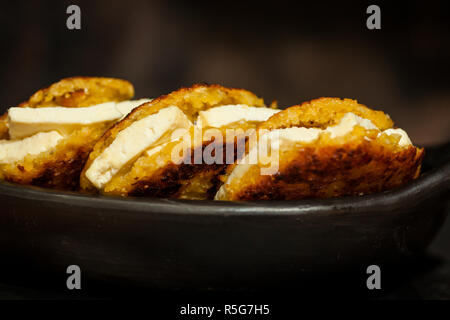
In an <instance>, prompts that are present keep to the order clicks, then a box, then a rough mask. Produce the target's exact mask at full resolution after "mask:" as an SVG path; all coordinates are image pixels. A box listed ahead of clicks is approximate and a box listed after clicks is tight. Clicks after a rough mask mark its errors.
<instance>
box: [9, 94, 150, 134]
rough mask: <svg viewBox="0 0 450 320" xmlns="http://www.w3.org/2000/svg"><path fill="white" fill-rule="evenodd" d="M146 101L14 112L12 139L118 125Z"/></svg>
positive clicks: (15, 109)
mask: <svg viewBox="0 0 450 320" xmlns="http://www.w3.org/2000/svg"><path fill="white" fill-rule="evenodd" d="M146 101H148V99H142V100H135V101H133V100H131V101H123V102H119V103H116V102H106V103H102V104H98V105H94V106H91V107H85V108H66V107H44V108H16V107H14V108H10V109H9V110H8V125H9V136H10V137H11V139H20V138H24V137H29V136H31V135H33V134H35V133H38V132H46V131H52V130H57V131H59V132H60V133H62V134H66V133H68V132H70V131H72V130H74V129H76V128H79V127H80V126H87V125H92V124H97V123H103V122H112V121H117V120H119V119H120V118H122V117H123V116H125V115H126V114H128V113H129V112H130V111H131V110H133V109H134V108H135V107H137V106H139V105H140V104H142V103H143V102H146Z"/></svg>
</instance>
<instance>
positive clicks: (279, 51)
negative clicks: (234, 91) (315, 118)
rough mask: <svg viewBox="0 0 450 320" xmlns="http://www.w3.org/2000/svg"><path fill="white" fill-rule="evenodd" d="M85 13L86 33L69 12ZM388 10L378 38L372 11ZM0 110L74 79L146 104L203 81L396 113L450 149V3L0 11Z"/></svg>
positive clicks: (95, 5) (59, 5)
mask: <svg viewBox="0 0 450 320" xmlns="http://www.w3.org/2000/svg"><path fill="white" fill-rule="evenodd" d="M71 4H77V5H78V6H80V8H81V26H82V29H81V30H68V29H67V28H66V19H67V17H68V14H66V8H67V7H68V6H69V5H71ZM370 4H377V5H379V6H380V8H381V26H382V29H381V30H368V29H367V28H366V19H367V17H368V16H369V15H368V14H366V8H367V6H368V5H370ZM0 18H1V29H0V35H1V41H2V50H1V52H0V57H1V71H0V88H1V89H0V106H1V108H2V110H4V109H6V108H7V107H10V106H13V105H16V104H18V103H19V102H21V101H23V100H26V99H27V98H28V97H29V96H30V95H31V94H32V93H33V92H34V91H36V90H37V89H40V88H42V87H44V86H48V85H49V84H51V83H52V82H55V81H57V80H59V79H61V78H64V77H68V76H73V75H92V76H96V75H97V76H112V77H120V78H125V79H128V80H130V81H131V82H133V83H134V85H135V88H136V95H137V96H138V97H155V96H158V95H161V94H164V93H168V92H170V91H172V90H175V89H177V88H178V87H180V86H189V85H191V84H193V83H196V82H208V83H220V84H224V85H228V86H233V87H242V88H246V89H249V90H252V91H254V92H255V93H257V94H258V95H260V96H263V97H264V98H265V100H266V101H267V102H270V101H271V100H273V99H276V100H277V101H278V102H279V104H280V106H282V107H286V106H289V105H293V104H298V103H300V102H302V101H305V100H309V99H312V98H316V97H321V96H336V97H348V98H354V99H357V100H358V101H360V102H361V103H363V104H366V105H368V106H371V107H375V108H377V109H382V110H384V111H386V112H388V113H389V114H390V115H391V117H392V118H393V119H394V120H395V121H396V124H397V125H398V126H400V127H403V128H404V129H406V130H407V131H408V133H409V134H410V136H411V138H412V139H413V141H414V142H415V143H417V144H421V145H431V144H437V143H442V142H445V141H448V140H450V61H449V60H450V5H449V2H448V1H447V2H443V1H442V2H434V1H422V2H411V1H408V2H406V1H405V2H398V1H395V2H394V1H391V2H390V3H382V2H379V1H378V2H364V1H360V2H355V3H349V2H334V3H333V2H328V1H327V2H323V1H308V2H292V3H291V2H286V1H275V2H271V3H270V4H267V3H265V2H245V3H244V2H236V3H233V2H213V1H189V2H182V1H171V2H168V1H143V0H127V1H114V0H109V1H106V0H104V1H75V0H72V1H23V0H16V1H3V2H2V3H1V8H0Z"/></svg>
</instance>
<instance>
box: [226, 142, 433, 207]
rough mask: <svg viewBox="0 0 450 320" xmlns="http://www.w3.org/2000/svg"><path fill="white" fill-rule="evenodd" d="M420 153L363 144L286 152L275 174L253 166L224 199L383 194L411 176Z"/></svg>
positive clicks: (420, 150)
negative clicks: (269, 173) (264, 172)
mask: <svg viewBox="0 0 450 320" xmlns="http://www.w3.org/2000/svg"><path fill="white" fill-rule="evenodd" d="M423 156H424V150H423V149H418V148H416V147H414V146H410V147H407V148H404V149H403V150H401V151H398V152H393V151H392V150H391V148H389V147H387V146H383V145H382V144H377V143H371V142H368V141H364V142H362V143H360V144H352V143H351V144H345V145H341V146H326V147H321V148H317V147H305V148H299V149H296V150H291V151H290V152H288V153H287V154H285V155H284V157H283V158H282V159H281V161H280V168H279V171H278V173H277V174H275V175H271V176H269V175H267V176H262V175H259V167H258V166H255V167H253V168H252V170H251V171H250V172H248V173H246V174H245V175H244V179H242V183H241V184H240V186H239V187H235V188H234V189H233V187H232V188H231V189H230V190H228V193H227V199H224V200H295V199H304V198H329V197H341V196H349V195H362V194H370V193H375V192H381V191H384V190H389V189H392V188H395V187H398V186H401V185H404V184H405V183H408V182H409V181H411V180H413V179H415V178H417V176H418V175H419V172H420V165H421V162H422V159H423Z"/></svg>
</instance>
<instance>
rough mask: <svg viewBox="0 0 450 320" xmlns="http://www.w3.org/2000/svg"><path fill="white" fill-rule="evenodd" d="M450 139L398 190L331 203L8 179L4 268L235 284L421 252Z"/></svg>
mask: <svg viewBox="0 0 450 320" xmlns="http://www.w3.org/2000/svg"><path fill="white" fill-rule="evenodd" d="M449 155H450V145H449V144H447V145H444V146H441V147H439V148H430V149H427V156H426V159H425V162H424V165H423V174H422V175H421V177H420V178H419V179H417V180H416V181H414V182H413V183H411V184H409V185H407V186H404V187H402V188H400V189H396V190H392V191H389V192H384V193H379V194H374V195H368V196H361V197H346V198H339V199H327V200H304V201H284V202H279V201H267V202H265V201H258V202H242V203H229V202H214V201H178V200H161V199H154V200H153V199H120V198H111V197H101V196H85V195H80V194H75V193H63V192H54V191H50V190H43V189H39V188H32V187H23V186H17V185H12V184H7V183H1V184H0V203H1V214H0V250H1V253H2V263H6V262H7V263H8V264H10V265H11V266H13V267H14V266H19V265H25V266H27V268H30V267H35V268H40V269H42V270H47V271H51V270H58V271H61V270H65V268H66V267H67V266H68V265H72V264H76V265H79V266H80V267H81V268H82V271H83V273H84V275H87V276H89V277H91V278H93V279H100V280H105V281H108V282H115V281H118V282H126V283H139V284H141V285H142V284H143V285H148V286H153V287H164V288H169V287H201V288H205V287H208V288H209V287H215V286H220V287H223V286H225V287H227V286H232V285H234V284H236V283H238V284H242V281H243V279H245V281H261V279H272V278H273V279H275V278H279V277H290V276H291V275H293V274H295V275H298V274H311V273H322V272H330V271H338V270H346V269H347V268H351V267H352V266H355V265H361V264H366V263H370V264H372V263H380V262H384V261H395V260H396V259H401V258H402V257H408V256H412V255H415V254H417V253H420V252H422V251H423V250H424V249H425V248H426V247H427V245H428V244H429V242H430V241H431V240H432V238H433V237H434V235H435V234H436V232H437V230H438V229H439V227H440V225H441V224H442V222H443V221H444V219H445V209H446V205H447V199H448V195H449V191H450V162H449Z"/></svg>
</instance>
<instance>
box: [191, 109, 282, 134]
mask: <svg viewBox="0 0 450 320" xmlns="http://www.w3.org/2000/svg"><path fill="white" fill-rule="evenodd" d="M280 111H281V110H276V109H271V108H258V107H250V106H247V105H244V104H237V105H225V106H220V107H215V108H211V109H208V110H206V111H200V113H199V116H198V119H197V121H196V126H197V127H205V128H206V127H213V128H220V127H223V126H226V125H229V124H231V123H235V122H239V121H245V122H253V121H254V122H262V121H266V120H267V119H269V118H270V117H271V116H273V115H274V114H275V113H278V112H280Z"/></svg>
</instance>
